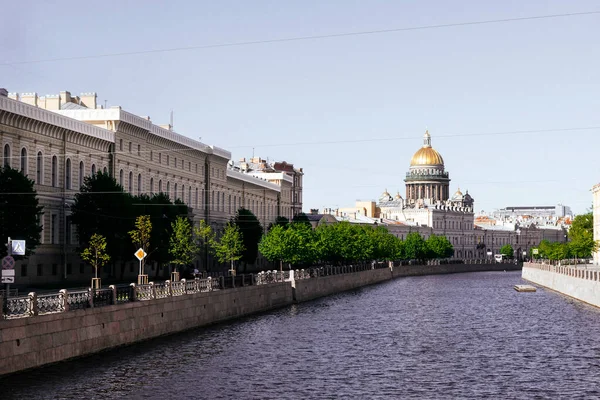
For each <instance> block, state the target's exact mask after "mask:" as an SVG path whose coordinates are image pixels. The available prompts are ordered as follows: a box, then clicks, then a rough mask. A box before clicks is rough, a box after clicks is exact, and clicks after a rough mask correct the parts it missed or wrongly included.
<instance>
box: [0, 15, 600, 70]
mask: <svg viewBox="0 0 600 400" xmlns="http://www.w3.org/2000/svg"><path fill="white" fill-rule="evenodd" d="M594 14H600V11H582V12H575V13H563V14H548V15H534V16H529V17H516V18H502V19H490V20H482V21H467V22H456V23H450V24H435V25H421V26H414V27H406V28H392V29H379V30H371V31H356V32H342V33H332V34H327V35H312V36H296V37H289V38H279V39H265V40H251V41H243V42H229V43H216V44H207V45H198V46H186V47H172V48H164V49H153V50H139V51H128V52H120V53H106V54H97V55H87V56H72V57H57V58H46V59H40V60H29V61H13V62H4V63H2V64H5V65H18V64H37V63H46V62H58V61H75V60H86V59H94V58H107V57H121V56H129V55H142V54H156V53H167V52H175V51H190V50H202V49H213V48H220V47H239V46H251V45H258V44H269V43H284V42H298V41H305V40H317V39H331V38H340V37H347V36H361V35H362V36H364V35H376V34H383V33H394V32H407V31H418V30H426V29H442V28H452V27H459V26H474V25H485V24H498V23H504V22H518V21H531V20H540V19H549V18H565V17H576V16H583V15H594ZM2 64H0V65H2Z"/></svg>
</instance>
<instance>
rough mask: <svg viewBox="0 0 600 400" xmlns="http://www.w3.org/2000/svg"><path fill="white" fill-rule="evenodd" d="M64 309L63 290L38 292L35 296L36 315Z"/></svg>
mask: <svg viewBox="0 0 600 400" xmlns="http://www.w3.org/2000/svg"><path fill="white" fill-rule="evenodd" d="M64 311H65V296H64V293H63V292H59V293H51V294H40V295H38V296H37V313H38V315H43V314H53V313H59V312H64Z"/></svg>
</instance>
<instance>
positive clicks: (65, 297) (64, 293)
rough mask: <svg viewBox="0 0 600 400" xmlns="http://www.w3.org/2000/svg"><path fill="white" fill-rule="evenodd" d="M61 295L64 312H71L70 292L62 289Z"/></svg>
mask: <svg viewBox="0 0 600 400" xmlns="http://www.w3.org/2000/svg"><path fill="white" fill-rule="evenodd" d="M58 293H60V295H61V296H62V301H63V306H62V309H63V312H67V311H69V302H68V300H69V292H68V291H67V289H61V290H59V292H58Z"/></svg>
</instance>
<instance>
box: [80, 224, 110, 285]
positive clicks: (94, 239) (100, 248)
mask: <svg viewBox="0 0 600 400" xmlns="http://www.w3.org/2000/svg"><path fill="white" fill-rule="evenodd" d="M81 259H82V260H83V261H85V262H87V263H88V264H90V265H91V266H92V267H94V276H95V277H96V279H97V278H98V270H99V269H100V268H102V267H103V266H104V265H105V264H106V263H107V262H109V261H110V255H108V253H107V251H106V238H105V237H104V236H102V235H99V234H97V233H94V234H93V235H92V236H91V237H90V239H89V240H88V247H86V248H85V249H84V250H83V251H82V252H81Z"/></svg>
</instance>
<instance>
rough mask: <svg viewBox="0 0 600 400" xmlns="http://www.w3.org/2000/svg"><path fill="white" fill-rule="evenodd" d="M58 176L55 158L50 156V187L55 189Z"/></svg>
mask: <svg viewBox="0 0 600 400" xmlns="http://www.w3.org/2000/svg"><path fill="white" fill-rule="evenodd" d="M57 176H58V160H57V158H56V156H52V187H56V183H57V181H56V179H57Z"/></svg>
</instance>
